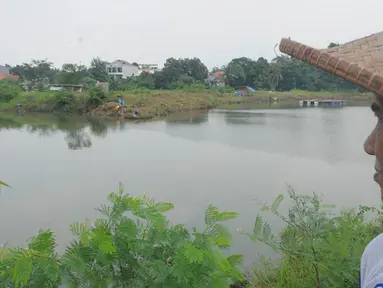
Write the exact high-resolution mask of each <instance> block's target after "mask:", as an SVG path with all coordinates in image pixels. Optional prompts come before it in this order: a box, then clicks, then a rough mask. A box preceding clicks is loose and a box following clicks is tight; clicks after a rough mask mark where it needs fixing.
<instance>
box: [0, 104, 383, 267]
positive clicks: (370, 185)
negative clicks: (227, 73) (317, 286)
mask: <svg viewBox="0 0 383 288" xmlns="http://www.w3.org/2000/svg"><path fill="white" fill-rule="evenodd" d="M374 124H375V118H374V116H373V113H371V111H370V109H369V108H368V107H343V108H328V109H326V108H303V109H245V108H243V109H242V108H241V109H237V110H227V111H225V110H213V111H210V112H208V113H207V112H204V113H190V114H182V115H174V116H172V117H171V118H169V119H168V120H164V121H158V122H149V123H141V124H139V123H120V122H101V121H96V120H89V121H84V120H83V119H80V118H79V119H71V120H69V119H64V118H61V119H60V118H55V117H53V116H48V115H42V116H31V115H27V116H24V117H23V116H16V115H1V114H0V155H1V156H0V179H1V180H3V181H5V182H7V183H9V184H10V185H11V186H12V189H7V188H6V189H2V191H1V196H0V219H1V221H0V231H1V233H0V243H3V242H6V241H7V242H8V243H10V244H12V245H16V244H21V245H24V243H25V240H26V239H27V238H28V237H30V236H32V235H34V234H35V233H36V232H37V231H38V229H40V228H44V229H45V228H51V229H53V230H54V231H55V233H56V235H57V238H58V243H59V246H60V247H63V246H64V245H65V244H67V243H68V242H69V241H70V239H71V235H70V232H69V230H68V227H69V224H70V223H72V222H74V221H82V220H84V219H85V218H90V219H94V218H95V217H96V216H97V215H98V213H97V212H96V211H95V210H94V208H95V207H98V206H99V205H100V204H102V203H105V200H106V196H107V195H108V194H109V193H110V192H111V191H114V190H116V188H117V186H118V183H119V182H121V183H123V184H124V186H125V188H126V192H129V193H132V194H136V195H138V194H142V193H146V194H147V195H148V196H151V197H153V198H154V199H156V200H163V201H171V202H173V203H174V205H175V209H174V211H172V212H171V213H169V218H170V219H171V220H172V221H173V222H175V223H178V222H182V223H185V224H186V225H187V226H189V227H192V226H197V227H201V225H202V224H203V219H204V214H203V213H204V210H205V209H206V207H207V206H208V205H209V204H215V205H216V206H218V207H219V208H220V209H222V210H230V211H237V212H239V215H240V216H239V218H238V219H237V220H235V221H232V222H231V223H230V224H229V226H230V228H231V229H232V230H233V233H234V234H235V237H234V248H233V250H234V251H233V252H239V253H245V254H246V255H248V257H247V260H246V261H247V263H249V262H251V261H252V260H253V259H255V258H254V257H256V255H257V254H258V253H266V254H267V253H269V252H267V251H266V250H264V247H263V248H262V247H261V246H257V245H254V244H252V243H251V242H250V241H249V240H248V239H247V238H245V237H243V236H239V235H238V233H236V232H235V229H237V228H242V229H243V230H248V231H251V229H252V226H253V223H254V219H255V217H256V215H257V213H259V205H258V204H257V202H256V201H255V200H261V201H267V202H271V201H272V200H273V199H274V198H275V197H276V195H277V194H279V193H281V192H284V191H286V184H291V185H293V186H294V187H295V188H296V190H297V191H298V192H299V193H312V192H313V191H314V190H315V191H317V192H319V193H321V194H322V195H323V197H324V199H325V201H326V202H328V203H331V204H336V205H337V206H339V207H340V208H350V207H356V206H358V205H359V204H363V205H374V206H376V205H378V204H379V189H378V187H377V185H376V184H375V183H374V182H373V181H372V175H373V166H374V159H373V157H371V156H368V155H366V154H365V153H364V151H363V149H362V145H363V141H364V139H365V138H366V136H367V135H368V134H369V132H370V131H371V129H372V128H373V126H374ZM283 205H284V206H282V209H284V208H283V207H288V205H289V203H288V202H284V204H283ZM267 219H270V221H271V222H272V224H274V226H275V227H276V229H279V228H280V227H281V223H279V222H278V221H276V220H275V219H274V218H272V217H270V218H267Z"/></svg>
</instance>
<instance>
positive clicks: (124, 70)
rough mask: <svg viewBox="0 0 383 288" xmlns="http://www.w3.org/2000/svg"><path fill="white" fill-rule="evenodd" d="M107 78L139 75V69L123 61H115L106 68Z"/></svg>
mask: <svg viewBox="0 0 383 288" xmlns="http://www.w3.org/2000/svg"><path fill="white" fill-rule="evenodd" d="M106 70H107V72H108V76H110V77H114V78H125V79H126V78H128V77H132V76H138V75H139V67H137V66H135V65H132V64H130V63H129V62H126V61H124V60H116V61H113V62H112V63H110V64H108V65H107V66H106Z"/></svg>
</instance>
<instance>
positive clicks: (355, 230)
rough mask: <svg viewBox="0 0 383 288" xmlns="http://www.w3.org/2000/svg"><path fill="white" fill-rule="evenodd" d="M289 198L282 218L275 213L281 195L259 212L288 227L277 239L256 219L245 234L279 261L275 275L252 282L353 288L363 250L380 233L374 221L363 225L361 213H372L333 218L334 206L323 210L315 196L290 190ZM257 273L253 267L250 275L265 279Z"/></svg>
mask: <svg viewBox="0 0 383 288" xmlns="http://www.w3.org/2000/svg"><path fill="white" fill-rule="evenodd" d="M288 192H289V196H290V198H291V199H292V202H293V206H292V208H291V209H290V210H289V213H288V215H287V216H284V215H282V214H281V213H280V212H279V211H278V206H279V204H280V203H281V201H282V200H283V198H284V197H283V194H281V195H279V196H278V197H277V198H276V200H275V201H274V203H273V204H272V205H270V206H269V205H263V207H262V210H263V211H271V212H272V213H273V214H274V215H276V216H278V217H279V218H280V219H282V220H283V221H284V222H285V223H286V224H287V227H286V228H285V229H284V230H283V232H282V233H281V235H280V237H276V236H274V235H273V234H272V233H271V227H270V225H269V224H268V223H267V222H265V221H264V220H263V218H262V216H260V215H258V216H257V218H256V221H255V225H254V229H253V232H252V233H251V234H247V235H249V236H250V238H251V239H252V240H253V241H261V242H263V243H265V244H267V245H269V246H270V247H272V248H273V249H275V250H276V251H278V252H279V253H280V254H281V256H282V258H281V260H280V261H279V262H278V263H277V265H276V267H275V268H274V269H270V267H268V268H267V270H268V275H269V277H263V279H260V277H255V278H256V279H254V282H256V283H258V282H263V283H261V284H263V285H264V287H295V288H306V287H358V281H359V263H360V258H361V255H362V253H363V250H364V248H365V247H366V245H367V244H368V243H369V242H370V241H371V240H372V239H373V238H374V237H376V236H377V235H378V234H379V233H380V231H379V230H380V229H379V228H378V225H377V222H376V221H372V222H366V221H364V219H363V215H364V213H365V212H367V211H371V210H372V208H368V207H360V208H359V211H358V212H355V211H354V210H351V211H347V212H342V213H341V214H340V215H335V214H334V213H333V208H334V206H330V205H325V204H323V202H322V199H321V198H320V197H319V196H318V195H317V194H315V193H314V194H313V196H299V195H297V194H296V193H295V192H294V190H293V189H292V188H290V189H289V190H288ZM376 211H377V212H378V214H381V211H380V210H376ZM260 270H262V269H261V268H259V267H256V268H255V271H254V272H255V273H254V275H255V276H257V275H258V276H259V275H263V276H264V275H265V273H260ZM260 280H261V281H260ZM266 283H269V285H270V286H266Z"/></svg>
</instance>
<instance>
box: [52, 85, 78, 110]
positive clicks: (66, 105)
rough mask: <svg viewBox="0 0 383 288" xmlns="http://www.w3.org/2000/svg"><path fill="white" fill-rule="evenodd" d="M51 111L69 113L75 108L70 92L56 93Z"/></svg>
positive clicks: (64, 90) (72, 95)
mask: <svg viewBox="0 0 383 288" xmlns="http://www.w3.org/2000/svg"><path fill="white" fill-rule="evenodd" d="M55 100H56V101H55V104H54V107H53V110H55V111H60V112H65V113H70V112H72V111H73V108H74V107H75V96H74V94H73V93H72V92H70V91H68V90H66V89H63V90H61V91H59V92H57V93H56V96H55Z"/></svg>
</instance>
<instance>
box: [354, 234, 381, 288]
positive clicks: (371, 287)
mask: <svg viewBox="0 0 383 288" xmlns="http://www.w3.org/2000/svg"><path fill="white" fill-rule="evenodd" d="M360 278H361V279H360V280H361V288H383V233H382V234H380V235H378V236H377V237H375V238H374V239H373V240H372V241H371V242H370V243H369V244H368V245H367V247H366V248H365V249H364V252H363V255H362V259H361V263H360Z"/></svg>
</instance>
